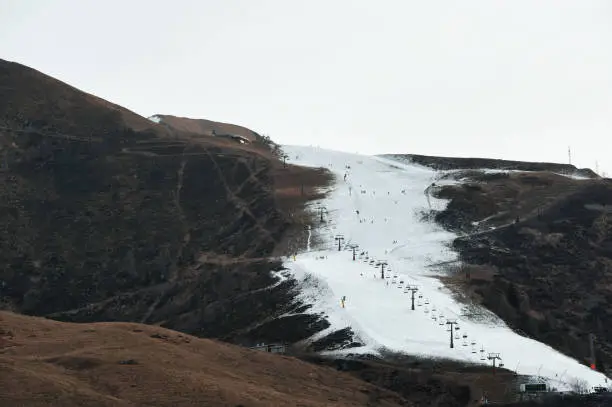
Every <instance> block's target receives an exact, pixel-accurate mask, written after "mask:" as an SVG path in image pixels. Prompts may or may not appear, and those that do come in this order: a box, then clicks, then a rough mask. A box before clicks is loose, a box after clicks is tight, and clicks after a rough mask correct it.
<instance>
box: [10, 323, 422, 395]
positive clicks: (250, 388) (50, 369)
mask: <svg viewBox="0 0 612 407" xmlns="http://www.w3.org/2000/svg"><path fill="white" fill-rule="evenodd" d="M0 388H1V389H2V392H0V405H3V406H25V405H27V406H67V405H70V406H77V405H87V406H150V405H155V406H195V405H198V406H211V407H213V406H232V407H234V406H238V405H242V406H249V407H255V406H262V407H268V406H309V407H310V406H312V407H315V406H347V407H348V406H351V407H352V406H365V405H377V406H399V405H406V406H410V405H412V404H410V403H408V402H407V401H405V400H403V399H401V398H400V397H399V396H398V395H397V394H394V393H392V392H390V391H385V390H381V389H379V388H376V387H375V386H373V385H370V384H367V383H365V382H363V381H361V380H358V379H356V378H353V377H351V376H349V375H348V374H343V373H338V372H336V371H335V370H334V369H331V368H326V367H318V366H315V365H312V364H310V363H306V362H302V361H299V360H297V359H294V358H289V357H283V356H278V355H273V354H268V353H265V352H260V351H254V350H248V349H244V348H240V347H237V346H232V345H228V344H222V343H219V342H214V341H211V340H207V339H199V338H195V337H193V336H189V335H183V334H180V333H178V332H175V331H170V330H167V329H163V328H159V327H152V326H147V325H140V324H128V323H95V324H67V323H60V322H55V321H50V320H45V319H41V318H34V317H26V316H20V315H16V314H12V313H8V312H0Z"/></svg>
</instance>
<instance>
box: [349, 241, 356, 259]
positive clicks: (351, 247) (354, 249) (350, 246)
mask: <svg viewBox="0 0 612 407" xmlns="http://www.w3.org/2000/svg"><path fill="white" fill-rule="evenodd" d="M348 247H349V249H351V250H353V261H355V258H356V257H355V256H356V255H357V249H359V245H357V244H351V245H349V246H348Z"/></svg>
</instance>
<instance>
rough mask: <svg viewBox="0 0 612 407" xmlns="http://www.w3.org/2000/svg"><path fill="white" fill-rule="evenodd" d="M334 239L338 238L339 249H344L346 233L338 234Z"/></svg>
mask: <svg viewBox="0 0 612 407" xmlns="http://www.w3.org/2000/svg"><path fill="white" fill-rule="evenodd" d="M334 240H336V241H337V242H338V251H340V250H342V249H341V248H342V242H343V241H344V235H336V237H334Z"/></svg>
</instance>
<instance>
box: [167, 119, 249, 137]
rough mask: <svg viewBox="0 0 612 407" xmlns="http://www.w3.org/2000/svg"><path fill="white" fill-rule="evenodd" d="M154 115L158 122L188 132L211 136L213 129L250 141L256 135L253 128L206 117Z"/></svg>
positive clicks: (218, 132)
mask: <svg viewBox="0 0 612 407" xmlns="http://www.w3.org/2000/svg"><path fill="white" fill-rule="evenodd" d="M155 116H157V117H159V118H160V119H161V122H160V124H166V125H168V126H170V127H172V128H174V129H176V130H179V131H184V132H188V133H195V134H201V135H205V136H212V135H213V130H214V131H215V132H216V133H217V134H235V135H238V136H242V137H245V138H247V139H249V140H251V141H255V140H256V139H257V136H258V134H257V133H255V132H254V131H253V130H249V129H247V128H246V127H242V126H238V125H235V124H229V123H220V122H213V121H211V120H206V119H190V118H187V117H177V116H172V115H166V114H157V115H155Z"/></svg>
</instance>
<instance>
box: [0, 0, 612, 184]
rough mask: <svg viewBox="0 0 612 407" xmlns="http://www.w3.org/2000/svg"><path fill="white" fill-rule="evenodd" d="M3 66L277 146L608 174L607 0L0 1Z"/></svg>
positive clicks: (611, 159)
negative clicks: (229, 126) (240, 129)
mask: <svg viewBox="0 0 612 407" xmlns="http://www.w3.org/2000/svg"><path fill="white" fill-rule="evenodd" d="M0 58H4V59H8V60H12V61H16V62H20V63H23V64H25V65H28V66H31V67H33V68H35V69H38V70H40V71H42V72H44V73H47V74H49V75H51V76H54V77H56V78H58V79H61V80H63V81H65V82H68V83H70V84H71V85H73V86H76V87H78V88H80V89H82V90H85V91H87V92H91V93H94V94H96V95H98V96H100V97H103V98H105V99H108V100H110V101H112V102H115V103H118V104H120V105H123V106H125V107H127V108H129V109H132V110H134V111H136V112H137V113H139V114H142V115H144V116H150V115H152V114H155V113H165V114H175V115H179V116H187V117H193V118H207V119H211V120H217V121H226V122H230V123H236V124H242V125H245V126H247V127H250V128H252V129H253V130H256V131H258V132H261V133H265V134H269V135H270V136H271V137H272V138H273V139H274V140H275V141H277V142H280V143H285V144H313V145H320V146H322V147H328V148H333V149H339V150H345V151H350V152H361V153H421V154H432V155H451V156H485V157H495V158H507V159H525V160H542V161H557V162H567V148H568V146H571V147H572V153H573V158H574V159H573V162H574V163H575V164H576V165H578V166H580V167H591V168H593V169H594V168H595V162H596V160H597V161H599V168H600V172H602V171H606V172H607V173H608V174H612V1H610V0H461V1H459V0H419V1H416V0H376V1H374V0H370V1H364V0H343V1H341V0H326V1H325V0H308V1H306V0H303V1H297V0H195V1H187V0H185V1H183V0H174V1H171V2H169V1H163V2H162V1H157V0H105V1H94V0H0Z"/></svg>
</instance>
